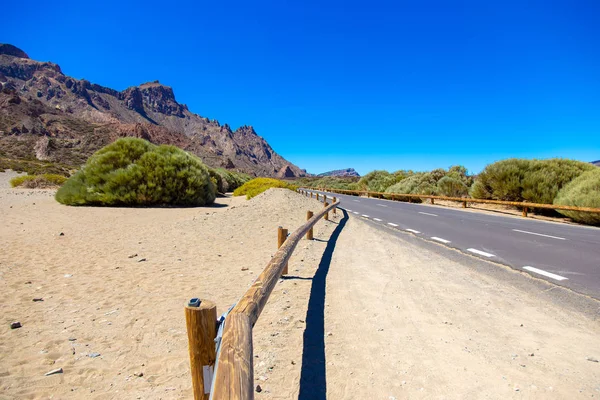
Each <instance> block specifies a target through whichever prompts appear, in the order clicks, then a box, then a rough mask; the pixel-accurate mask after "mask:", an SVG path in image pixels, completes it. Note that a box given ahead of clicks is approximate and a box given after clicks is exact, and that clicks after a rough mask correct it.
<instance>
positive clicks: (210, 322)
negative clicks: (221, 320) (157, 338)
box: [185, 298, 217, 400]
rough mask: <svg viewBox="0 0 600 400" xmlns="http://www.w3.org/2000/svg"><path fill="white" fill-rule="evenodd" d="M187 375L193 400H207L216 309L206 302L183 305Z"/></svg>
mask: <svg viewBox="0 0 600 400" xmlns="http://www.w3.org/2000/svg"><path fill="white" fill-rule="evenodd" d="M185 323H186V325H187V334H188V343H189V353H190V370H191V371H190V372H191V373H192V386H193V390H194V399H195V400H208V398H209V396H210V386H211V384H212V377H213V372H214V367H215V359H216V349H215V337H217V306H216V305H215V304H214V303H213V302H211V301H209V300H200V299H197V298H194V299H191V300H190V301H189V302H188V303H187V304H186V305H185Z"/></svg>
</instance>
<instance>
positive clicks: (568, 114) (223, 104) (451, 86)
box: [0, 0, 600, 174]
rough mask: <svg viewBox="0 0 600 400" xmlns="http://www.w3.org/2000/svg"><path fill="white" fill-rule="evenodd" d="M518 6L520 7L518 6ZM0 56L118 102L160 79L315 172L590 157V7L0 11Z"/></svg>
mask: <svg viewBox="0 0 600 400" xmlns="http://www.w3.org/2000/svg"><path fill="white" fill-rule="evenodd" d="M525 3H527V4H525ZM4 14H5V15H10V16H12V17H11V18H3V19H2V24H1V25H0V42H6V43H12V44H14V45H16V46H18V47H20V48H22V49H23V50H24V51H25V52H27V53H28V54H29V55H30V57H32V58H33V59H37V60H42V61H53V62H56V63H58V64H59V65H60V66H61V68H62V70H63V72H64V73H66V74H68V75H71V76H74V77H76V78H80V79H81V78H85V79H88V80H90V81H92V82H94V83H98V84H101V85H104V86H109V87H112V88H115V89H119V90H122V89H125V88H127V87H129V86H134V85H138V84H140V83H143V82H146V81H151V80H155V79H158V80H160V81H161V82H162V83H164V84H166V85H169V86H172V87H173V89H174V91H175V95H176V98H177V100H178V101H179V102H181V103H186V104H187V105H188V106H189V108H190V110H191V111H193V112H196V113H198V114H200V115H202V116H206V117H209V118H216V119H218V120H219V121H221V123H228V124H229V125H230V126H232V128H234V129H235V128H237V127H238V126H240V125H253V126H254V127H255V129H256V131H257V132H258V134H259V135H261V136H263V137H264V138H265V139H267V141H268V142H269V143H270V144H271V145H272V146H273V148H274V149H275V151H277V152H278V153H279V154H281V155H282V156H283V157H285V158H287V159H288V160H290V161H292V162H293V163H295V164H296V165H298V166H300V167H302V168H306V169H308V171H309V172H313V173H318V172H323V171H326V170H330V169H338V168H347V167H354V168H356V169H357V170H358V171H359V172H360V173H362V174H364V173H366V172H368V171H371V170H373V169H387V170H397V169H414V170H427V169H433V168H438V167H448V166H450V165H453V164H462V165H465V166H466V167H467V168H468V169H469V170H470V171H471V172H475V173H476V172H479V171H480V170H481V169H482V168H483V167H484V166H485V165H486V164H488V163H490V162H493V161H496V160H499V159H503V158H509V157H527V158H548V157H568V158H574V159H579V160H584V161H592V160H597V159H600V24H598V20H599V19H600V2H598V1H597V0H590V1H578V0H571V1H569V0H565V1H552V0H547V1H527V2H524V1H511V0H508V1H487V0H476V1H475V0H473V1H449V0H448V1H427V0H424V1H368V2H367V1H365V2H354V1H318V2H317V1H314V2H313V1H269V2H266V1H239V2H238V1H227V2H226V1H210V2H209V1H195V2H164V1H163V2H152V1H146V2H124V1H120V2H114V1H104V2H69V1H65V2H59V3H48V2H36V1H34V2H28V3H27V7H26V8H23V6H22V5H21V4H19V3H17V2H16V1H11V2H9V3H7V4H5V5H4Z"/></svg>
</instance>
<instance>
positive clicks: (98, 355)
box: [87, 353, 100, 358]
mask: <svg viewBox="0 0 600 400" xmlns="http://www.w3.org/2000/svg"><path fill="white" fill-rule="evenodd" d="M87 356H88V357H89V358H96V357H100V353H89V354H88V355H87Z"/></svg>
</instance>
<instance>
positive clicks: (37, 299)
mask: <svg viewBox="0 0 600 400" xmlns="http://www.w3.org/2000/svg"><path fill="white" fill-rule="evenodd" d="M33 301H35V302H37V301H44V299H42V298H41V297H34V298H33Z"/></svg>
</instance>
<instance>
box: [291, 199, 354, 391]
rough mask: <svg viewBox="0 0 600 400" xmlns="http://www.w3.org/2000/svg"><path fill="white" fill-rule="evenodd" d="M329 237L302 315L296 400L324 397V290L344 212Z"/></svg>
mask: <svg viewBox="0 0 600 400" xmlns="http://www.w3.org/2000/svg"><path fill="white" fill-rule="evenodd" d="M341 211H342V212H343V214H344V217H343V218H342V219H341V220H340V222H339V224H338V226H337V227H336V228H335V230H334V231H333V233H332V234H331V237H330V238H329V240H328V241H327V247H325V252H324V253H323V257H321V261H320V262H319V267H318V268H317V272H316V273H315V276H314V277H313V282H312V287H311V289H310V298H309V300H308V311H307V312H306V319H305V321H306V328H305V329H304V348H303V351H302V370H301V372H300V393H299V395H298V399H299V400H324V399H326V398H327V377H326V364H325V362H326V361H325V289H326V285H327V273H328V272H329V266H330V265H331V258H332V256H333V251H334V250H335V245H336V242H337V239H338V237H339V236H340V233H341V232H342V230H343V229H344V226H345V225H346V222H347V221H348V214H347V213H346V210H341Z"/></svg>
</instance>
